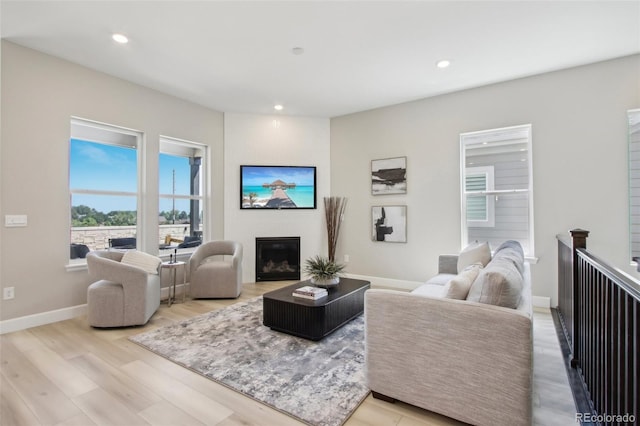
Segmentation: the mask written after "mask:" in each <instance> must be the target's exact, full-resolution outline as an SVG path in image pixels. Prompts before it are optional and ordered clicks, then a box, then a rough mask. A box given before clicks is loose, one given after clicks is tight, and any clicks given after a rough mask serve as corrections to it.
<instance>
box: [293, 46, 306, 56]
mask: <svg viewBox="0 0 640 426" xmlns="http://www.w3.org/2000/svg"><path fill="white" fill-rule="evenodd" d="M291 53H293V54H294V55H302V54H303V53H304V49H303V48H302V47H294V48H293V49H291Z"/></svg>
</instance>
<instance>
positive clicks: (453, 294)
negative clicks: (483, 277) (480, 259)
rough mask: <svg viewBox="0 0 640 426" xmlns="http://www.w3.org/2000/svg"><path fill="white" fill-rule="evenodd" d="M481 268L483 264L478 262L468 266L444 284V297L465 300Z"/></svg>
mask: <svg viewBox="0 0 640 426" xmlns="http://www.w3.org/2000/svg"><path fill="white" fill-rule="evenodd" d="M481 268H482V264H480V263H476V264H474V265H471V266H468V267H467V268H466V269H465V270H464V271H462V272H461V273H459V274H458V275H456V276H455V277H454V278H452V279H450V280H449V282H447V283H446V284H445V286H444V291H443V293H444V297H446V298H447V299H458V300H465V299H466V298H467V294H469V289H470V288H471V285H472V284H473V282H474V281H475V280H476V278H477V277H478V274H479V273H480V269H481Z"/></svg>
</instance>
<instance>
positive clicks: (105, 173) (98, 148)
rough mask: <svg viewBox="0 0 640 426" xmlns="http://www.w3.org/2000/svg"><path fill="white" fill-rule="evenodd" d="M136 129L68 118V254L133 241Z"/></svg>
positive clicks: (80, 254)
mask: <svg viewBox="0 0 640 426" xmlns="http://www.w3.org/2000/svg"><path fill="white" fill-rule="evenodd" d="M141 140H142V137H141V134H140V133H138V132H135V131H132V130H126V129H122V128H118V127H115V126H110V125H106V124H100V123H95V122H91V121H86V120H81V119H77V118H73V119H72V120H71V138H70V141H69V192H70V198H71V210H70V222H71V253H70V258H71V259H72V260H74V259H75V260H76V262H78V261H82V259H83V258H84V255H85V254H86V252H87V250H102V249H106V248H109V247H111V246H117V245H118V244H120V245H122V246H125V245H126V246H127V247H135V246H136V240H139V238H137V237H138V236H139V235H140V230H139V224H140V209H139V208H138V206H139V204H140V203H139V193H140V191H139V179H138V174H139V170H140V164H141V163H140V156H139V151H140V148H141V147H140V141H141Z"/></svg>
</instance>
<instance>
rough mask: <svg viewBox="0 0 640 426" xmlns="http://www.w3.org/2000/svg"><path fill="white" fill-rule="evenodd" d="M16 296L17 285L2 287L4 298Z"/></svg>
mask: <svg viewBox="0 0 640 426" xmlns="http://www.w3.org/2000/svg"><path fill="white" fill-rule="evenodd" d="M14 297H16V288H15V287H5V288H3V289H2V298H3V299H4V300H10V299H13V298H14Z"/></svg>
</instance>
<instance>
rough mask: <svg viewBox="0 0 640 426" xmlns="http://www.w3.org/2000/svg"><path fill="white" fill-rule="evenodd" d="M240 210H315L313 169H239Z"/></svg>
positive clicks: (314, 169)
mask: <svg viewBox="0 0 640 426" xmlns="http://www.w3.org/2000/svg"><path fill="white" fill-rule="evenodd" d="M240 190H241V193H240V208H241V209H315V208H316V168H315V167H313V166H240Z"/></svg>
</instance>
